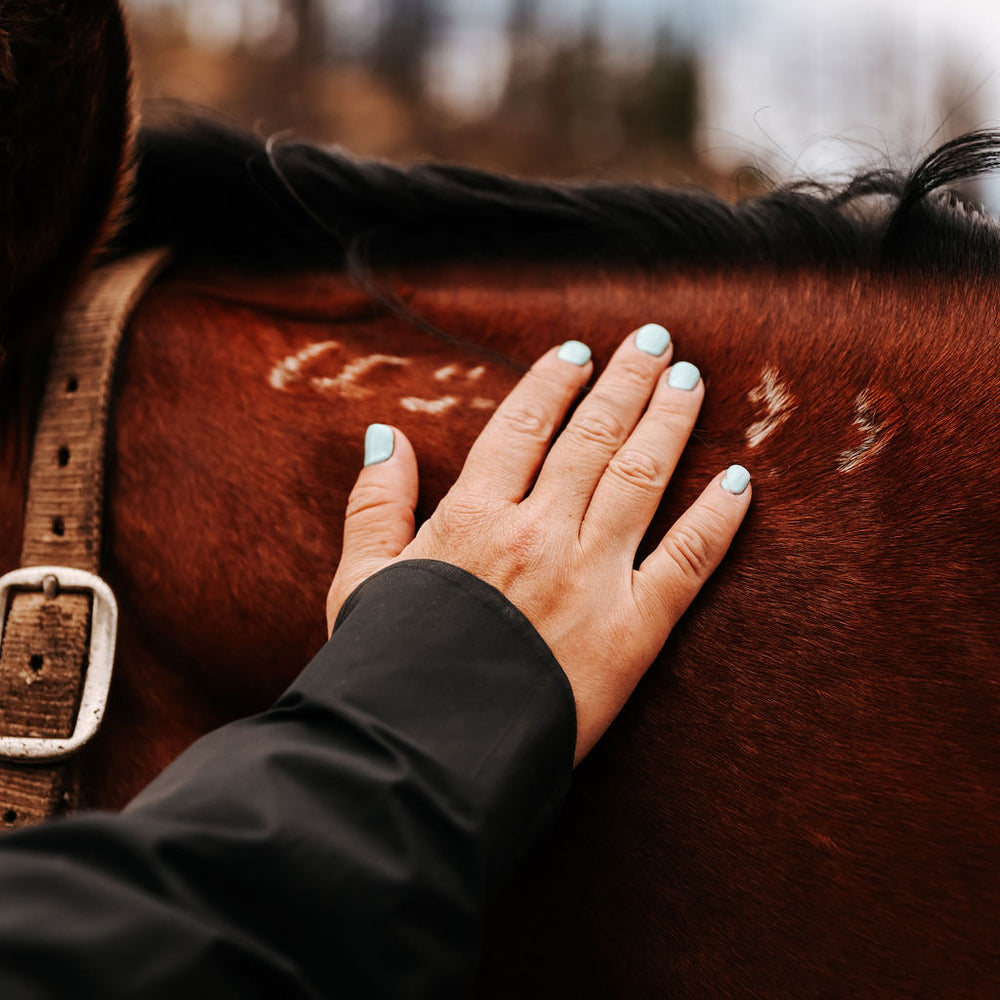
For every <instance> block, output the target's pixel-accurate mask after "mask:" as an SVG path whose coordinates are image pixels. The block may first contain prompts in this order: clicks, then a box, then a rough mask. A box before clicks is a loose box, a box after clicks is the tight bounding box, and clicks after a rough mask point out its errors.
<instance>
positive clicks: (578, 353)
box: [556, 340, 590, 367]
mask: <svg viewBox="0 0 1000 1000" xmlns="http://www.w3.org/2000/svg"><path fill="white" fill-rule="evenodd" d="M556 357H558V358H560V359H561V360H562V361H571V362H572V363H573V364H574V365H580V366H581V367H582V366H583V365H585V364H586V363H587V362H588V361H589V360H590V348H589V347H588V346H587V345H586V344H581V343H580V341H579V340H567V341H566V343H565V344H563V345H562V347H560V348H559V353H558V354H557V355H556Z"/></svg>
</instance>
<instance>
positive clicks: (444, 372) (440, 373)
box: [434, 365, 458, 382]
mask: <svg viewBox="0 0 1000 1000" xmlns="http://www.w3.org/2000/svg"><path fill="white" fill-rule="evenodd" d="M457 371H458V365H445V366H444V368H439V369H438V370H437V371H436V372H435V373H434V377H435V378H436V379H437V380H438V381H439V382H447V381H448V379H450V378H451V377H452V375H454V374H455V372H457Z"/></svg>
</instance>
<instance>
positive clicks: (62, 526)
mask: <svg viewBox="0 0 1000 1000" xmlns="http://www.w3.org/2000/svg"><path fill="white" fill-rule="evenodd" d="M52 534H53V535H58V536H59V537H60V538H62V536H63V535H65V534H66V522H65V521H64V520H63V519H62V518H61V517H54V518H53V519H52Z"/></svg>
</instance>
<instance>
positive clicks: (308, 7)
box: [284, 0, 329, 66]
mask: <svg viewBox="0 0 1000 1000" xmlns="http://www.w3.org/2000/svg"><path fill="white" fill-rule="evenodd" d="M284 2H285V9H286V10H287V11H288V13H289V15H290V16H291V18H292V21H293V22H294V24H295V45H294V47H293V49H292V52H291V53H290V55H291V58H292V60H293V61H294V62H296V63H298V64H299V65H305V66H308V65H316V64H317V63H321V62H323V61H324V60H325V59H326V57H327V54H328V52H327V50H328V42H329V38H328V35H329V24H328V23H327V18H326V9H325V8H326V5H325V4H324V3H323V0H284Z"/></svg>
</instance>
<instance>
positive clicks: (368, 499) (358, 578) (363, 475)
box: [326, 424, 417, 631]
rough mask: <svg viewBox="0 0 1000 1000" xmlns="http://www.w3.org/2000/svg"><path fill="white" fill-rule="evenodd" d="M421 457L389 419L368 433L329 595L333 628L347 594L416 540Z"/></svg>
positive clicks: (373, 427) (350, 500)
mask: <svg viewBox="0 0 1000 1000" xmlns="http://www.w3.org/2000/svg"><path fill="white" fill-rule="evenodd" d="M416 506H417V457H416V455H414V453H413V446H412V445H411V444H410V442H409V441H408V440H407V439H406V435H405V434H403V432H402V431H400V430H398V429H397V428H395V427H389V426H388V425H387V424H372V425H371V426H370V427H369V428H368V430H367V431H366V432H365V465H364V468H363V469H362V470H361V472H360V474H359V475H358V479H357V482H356V483H355V484H354V489H353V490H351V495H350V497H348V500H347V514H346V519H345V521H344V543H343V546H342V548H341V554H340V565H339V566H338V567H337V572H336V574H335V576H334V578H333V584H332V586H331V587H330V593H329V596H328V597H327V605H326V612H327V625H328V631H329V630H330V629H332V627H333V622H334V621H335V620H336V617H337V613H338V612H339V611H340V607H341V605H342V604H343V603H344V601H345V600H347V597H348V595H349V594H350V593H351V591H352V590H354V588H355V587H357V586H358V584H360V583H361V582H362V581H364V580H366V579H367V578H368V577H369V576H371V575H372V573H375V572H377V571H378V570H380V569H382V567H383V566H386V565H388V564H389V563H390V562H391V561H392V560H393V559H395V558H396V556H398V555H399V554H400V552H402V551H403V549H404V548H406V546H407V545H409V544H410V542H411V541H413V533H414V510H415V508H416Z"/></svg>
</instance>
